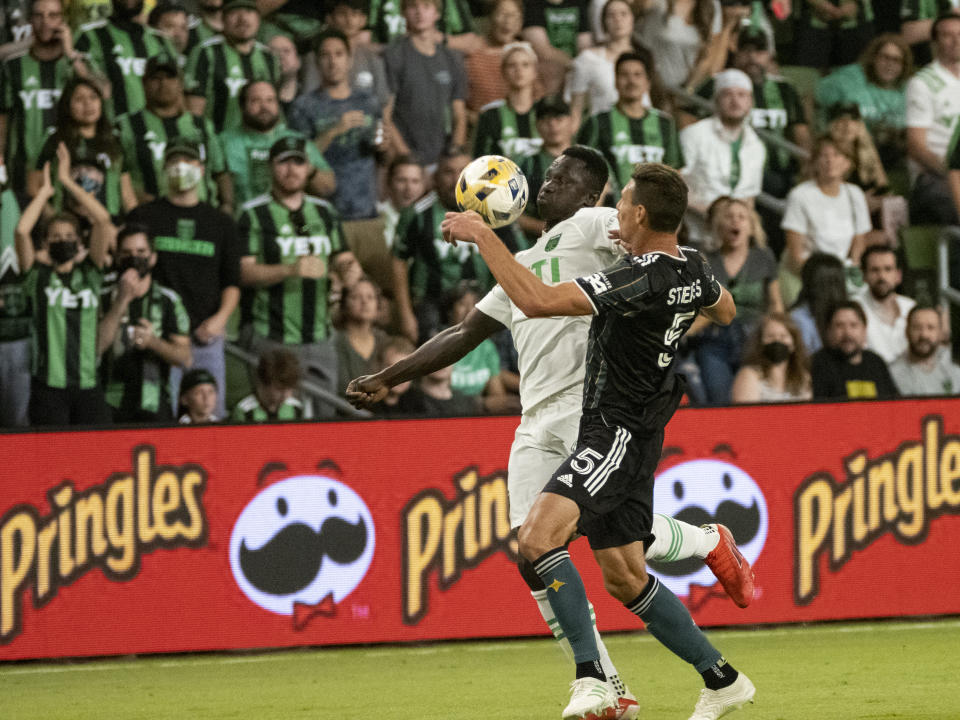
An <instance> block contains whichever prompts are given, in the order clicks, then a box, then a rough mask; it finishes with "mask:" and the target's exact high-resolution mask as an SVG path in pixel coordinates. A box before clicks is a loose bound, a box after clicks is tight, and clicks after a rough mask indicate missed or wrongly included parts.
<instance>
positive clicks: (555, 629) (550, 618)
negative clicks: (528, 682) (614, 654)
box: [530, 590, 629, 697]
mask: <svg viewBox="0 0 960 720" xmlns="http://www.w3.org/2000/svg"><path fill="white" fill-rule="evenodd" d="M530 594H531V595H533V599H534V600H536V601H537V607H538V608H539V609H540V615H542V616H543V620H544V622H546V623H547V627H549V628H550V632H552V633H553V637H555V638H556V639H557V644H558V645H560V649H561V650H563V654H564V655H566V656H567V659H568V660H569V661H570V662H573V650H572V648H571V647H570V642H569V641H568V640H567V638H566V637H565V636H564V634H563V630H562V629H561V628H560V623H559V622H557V618H556V616H554V614H553V608H552V607H550V601H549V600H547V591H546V590H532V591H531V592H530ZM590 619H591V620H592V621H593V636H594V637H595V638H596V640H597V650H598V651H599V652H600V667H602V668H603V674H604V675H606V676H607V682H609V683H610V684H611V685H612V686H613V689H614V690H616V691H617V696H618V697H620V696H623V695H626V694H627V692H629V691H628V690H627V687H626V685H624V684H623V681H622V680H621V679H620V675H619V673H618V672H617V668H616V666H615V665H614V664H613V660H611V659H610V653H608V652H607V646H606V645H604V643H603V638H601V637H600V631H599V630H597V615H596V612H594V609H593V603H590Z"/></svg>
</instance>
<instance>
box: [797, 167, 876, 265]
mask: <svg viewBox="0 0 960 720" xmlns="http://www.w3.org/2000/svg"><path fill="white" fill-rule="evenodd" d="M780 227H782V228H783V229H784V230H792V231H793V232H797V233H800V234H801V235H806V236H807V237H808V238H810V247H809V248H808V249H809V250H810V251H816V252H823V253H829V254H831V255H835V256H836V257H838V258H840V259H841V260H846V259H847V256H848V255H849V254H850V245H851V244H852V243H853V236H854V235H862V234H863V233H866V232H869V231H870V229H871V228H872V227H873V225H871V223H870V210H869V209H868V208H867V198H866V197H865V196H864V194H863V190H861V189H860V188H858V187H857V186H856V185H851V184H850V183H843V184H842V185H841V186H840V192H839V193H838V194H837V196H836V197H830V196H829V195H825V194H824V193H823V192H822V191H821V190H820V188H819V187H817V184H816V183H815V182H814V181H813V180H807V181H806V182H802V183H800V184H799V185H797V186H796V187H795V188H794V189H793V190H791V191H790V193H789V194H788V195H787V210H786V212H785V213H784V215H783V221H782V222H781V223H780Z"/></svg>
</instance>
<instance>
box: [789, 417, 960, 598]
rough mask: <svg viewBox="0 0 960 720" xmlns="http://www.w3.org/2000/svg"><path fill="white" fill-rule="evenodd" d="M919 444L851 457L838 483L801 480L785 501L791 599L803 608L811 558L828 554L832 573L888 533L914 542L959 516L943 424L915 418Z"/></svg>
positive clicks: (809, 589)
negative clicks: (790, 521) (789, 503)
mask: <svg viewBox="0 0 960 720" xmlns="http://www.w3.org/2000/svg"><path fill="white" fill-rule="evenodd" d="M921 425H922V428H921V430H922V440H921V441H920V442H916V441H910V442H904V443H901V444H900V446H899V447H898V448H897V449H896V450H895V451H893V452H891V453H887V454H885V455H881V456H879V457H876V458H870V457H868V456H867V453H866V452H864V451H862V450H861V451H858V452H855V453H853V454H852V455H850V456H849V457H847V458H845V459H844V461H843V464H844V469H845V471H846V477H845V478H844V479H843V481H842V482H837V481H836V480H835V479H834V477H833V476H832V475H830V474H829V473H825V472H823V473H817V474H815V475H811V476H810V477H808V478H806V479H805V480H804V481H803V483H801V485H800V487H799V488H798V489H797V490H796V492H794V496H793V516H794V526H795V527H794V537H795V544H796V550H795V560H794V585H793V588H794V599H795V601H796V602H797V604H799V605H807V604H809V603H810V602H811V601H812V600H813V599H814V598H815V597H816V596H817V594H818V593H819V590H820V581H819V558H820V556H821V555H822V554H825V553H828V554H829V558H830V569H831V570H833V571H834V572H836V571H837V570H839V569H840V568H841V567H843V565H844V564H845V563H846V562H847V561H848V560H849V559H850V557H851V555H852V554H853V551H854V550H863V549H864V548H866V547H868V546H869V545H871V544H872V543H873V542H874V541H875V540H877V538H879V537H881V536H883V535H885V534H887V533H892V534H893V536H894V537H896V538H897V540H899V541H900V542H902V543H905V544H909V545H912V544H917V543H920V542H922V541H923V540H924V539H925V538H926V535H927V531H928V530H929V528H930V521H931V520H932V519H933V518H935V517H937V516H938V515H942V514H945V513H960V437H958V436H956V435H944V434H943V418H942V417H941V416H939V415H931V416H928V417H926V418H924V419H923V422H922V423H921Z"/></svg>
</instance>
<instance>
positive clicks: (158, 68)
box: [143, 53, 180, 78]
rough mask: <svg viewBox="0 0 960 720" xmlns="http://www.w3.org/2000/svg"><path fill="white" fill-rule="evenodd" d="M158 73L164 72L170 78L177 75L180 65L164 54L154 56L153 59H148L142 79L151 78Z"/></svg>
mask: <svg viewBox="0 0 960 720" xmlns="http://www.w3.org/2000/svg"><path fill="white" fill-rule="evenodd" d="M160 72H164V73H167V74H168V75H172V76H176V75H179V74H180V65H179V64H178V63H177V61H176V60H175V59H174V58H172V57H170V56H169V55H167V54H165V53H164V54H161V55H154V56H153V57H151V58H148V59H147V64H146V67H144V69H143V77H145V78H148V77H152V76H153V75H156V74H157V73H160Z"/></svg>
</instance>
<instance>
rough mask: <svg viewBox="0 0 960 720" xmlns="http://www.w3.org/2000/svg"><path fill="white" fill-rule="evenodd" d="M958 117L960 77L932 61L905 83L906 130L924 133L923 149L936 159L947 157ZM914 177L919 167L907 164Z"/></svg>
mask: <svg viewBox="0 0 960 720" xmlns="http://www.w3.org/2000/svg"><path fill="white" fill-rule="evenodd" d="M958 117H960V78H958V77H957V76H956V75H954V74H953V73H952V72H950V71H949V70H947V69H946V68H945V67H943V65H941V64H940V63H939V62H937V61H936V60H934V61H933V62H932V63H930V64H929V65H927V66H926V67H924V68H923V69H921V70H920V71H919V72H918V73H917V74H916V75H914V76H913V77H912V78H911V79H910V82H909V83H907V127H908V128H923V129H925V130H926V131H927V149H928V150H930V152H932V153H933V154H934V155H936V156H937V157H939V158H944V157H946V155H947V149H948V148H949V146H950V139H951V137H952V136H953V130H954V128H955V127H956V124H957V118H958ZM909 165H910V170H911V172H912V173H913V174H914V175H916V173H917V172H919V170H920V166H919V164H918V163H916V162H915V161H913V160H910V162H909Z"/></svg>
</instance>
